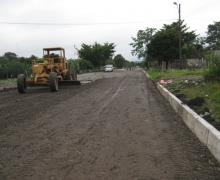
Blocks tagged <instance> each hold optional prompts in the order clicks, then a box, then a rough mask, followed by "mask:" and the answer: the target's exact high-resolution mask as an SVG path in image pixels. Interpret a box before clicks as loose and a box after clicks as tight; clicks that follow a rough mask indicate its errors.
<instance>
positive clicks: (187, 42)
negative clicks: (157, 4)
mask: <svg viewBox="0 0 220 180" xmlns="http://www.w3.org/2000/svg"><path fill="white" fill-rule="evenodd" d="M178 34H179V31H178V23H176V22H174V23H172V24H170V25H166V24H165V25H164V26H163V28H162V29H160V30H159V31H157V32H156V33H155V35H154V36H153V38H152V40H151V41H150V43H149V45H148V55H149V57H150V58H151V59H154V60H157V61H158V62H159V64H160V65H161V64H162V61H165V62H166V68H168V63H169V62H170V61H173V60H175V59H178V52H179V46H178V42H179V39H178ZM181 34H182V48H183V57H185V58H186V57H187V56H188V54H190V53H189V52H190V51H191V49H192V47H193V46H194V43H195V39H196V34H195V32H194V31H188V27H187V26H186V25H184V24H183V22H182V23H181Z"/></svg>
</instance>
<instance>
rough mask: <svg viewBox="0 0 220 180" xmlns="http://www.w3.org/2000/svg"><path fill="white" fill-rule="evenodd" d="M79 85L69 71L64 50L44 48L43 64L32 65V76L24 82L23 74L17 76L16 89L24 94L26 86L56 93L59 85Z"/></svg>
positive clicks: (74, 73) (75, 77)
mask: <svg viewBox="0 0 220 180" xmlns="http://www.w3.org/2000/svg"><path fill="white" fill-rule="evenodd" d="M63 84H64V85H80V81H77V75H76V72H75V71H74V70H71V69H70V67H69V65H68V63H67V60H66V58H65V50H64V49H63V48H61V47H56V48H44V49H43V63H35V62H33V64H32V75H31V79H30V80H26V77H25V75H24V74H19V75H18V79H17V89H18V92H19V93H25V92H26V89H27V87H28V86H49V87H50V90H51V91H58V87H59V85H63Z"/></svg>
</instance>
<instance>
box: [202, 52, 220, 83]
mask: <svg viewBox="0 0 220 180" xmlns="http://www.w3.org/2000/svg"><path fill="white" fill-rule="evenodd" d="M206 59H207V61H208V69H207V71H206V72H205V75H204V77H205V79H206V80H219V79H220V56H219V55H216V54H214V53H211V54H209V55H207V56H206Z"/></svg>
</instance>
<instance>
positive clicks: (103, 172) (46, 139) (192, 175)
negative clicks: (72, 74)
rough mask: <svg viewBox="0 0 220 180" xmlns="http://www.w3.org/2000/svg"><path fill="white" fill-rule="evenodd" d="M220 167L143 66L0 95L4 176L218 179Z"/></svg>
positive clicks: (18, 179)
mask: <svg viewBox="0 0 220 180" xmlns="http://www.w3.org/2000/svg"><path fill="white" fill-rule="evenodd" d="M219 178H220V166H219V164H218V163H217V162H216V160H215V159H214V158H213V156H212V155H211V154H210V152H209V151H208V149H207V148H206V147H205V146H203V145H202V144H201V143H200V142H199V140H198V139H197V138H196V137H195V136H194V135H193V134H192V133H191V132H190V130H189V129H187V127H186V126H185V124H184V123H183V122H182V120H181V119H180V118H179V117H178V116H177V115H176V114H175V113H174V111H173V110H172V109H171V107H170V106H169V104H168V103H167V101H165V99H164V98H163V97H162V96H161V95H160V94H159V93H158V91H157V90H156V87H155V86H154V85H153V84H152V82H151V81H150V80H148V79H147V78H146V77H145V75H144V73H143V72H142V71H123V72H113V73H112V74H111V76H109V77H108V78H103V79H99V80H96V81H95V82H93V83H90V84H86V85H83V86H80V87H79V86H75V87H65V88H62V89H61V90H60V91H59V92H57V93H50V92H49V91H48V89H35V90H31V91H29V92H28V93H27V94H25V95H20V94H18V93H17V92H16V91H9V92H2V93H0V179H2V180H9V179H10V180H30V179H31V180H32V179H33V180H39V179H41V180H44V179H45V180H46V179H47V180H48V179H53V180H61V179H63V180H99V179H100V180H106V179H107V180H108V179H109V180H111V179H112V180H130V179H131V180H156V179H158V180H163V179H167V180H172V179H178V180H179V179H186V180H195V179H199V180H203V179H204V180H206V179H209V180H214V179H216V180H217V179H219Z"/></svg>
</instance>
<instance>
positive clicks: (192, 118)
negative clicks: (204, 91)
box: [157, 83, 220, 162]
mask: <svg viewBox="0 0 220 180" xmlns="http://www.w3.org/2000/svg"><path fill="white" fill-rule="evenodd" d="M157 89H158V90H159V91H160V93H161V94H162V95H163V96H164V97H165V98H166V99H167V100H168V101H169V103H170V105H171V106H172V108H173V109H174V111H175V112H176V113H177V114H178V115H179V116H180V117H181V118H182V119H183V121H184V122H185V124H186V125H187V126H188V128H189V129H190V130H191V131H192V132H193V133H194V134H195V135H196V136H197V137H198V139H199V140H200V141H201V142H202V143H203V144H205V145H206V146H207V147H208V149H209V150H210V152H211V153H212V154H213V155H214V157H215V158H216V159H217V160H218V161H219V162H220V132H219V131H218V130H217V129H215V128H214V127H213V126H212V125H211V124H209V123H208V122H207V121H206V120H204V119H203V118H202V117H200V116H199V115H198V114H197V113H195V112H194V111H193V110H192V109H191V108H189V107H188V106H187V105H185V104H183V103H182V101H180V100H179V99H178V98H177V97H176V96H174V95H173V94H172V93H170V92H169V91H168V90H167V89H166V88H164V87H163V86H162V85H160V84H159V83H157Z"/></svg>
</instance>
